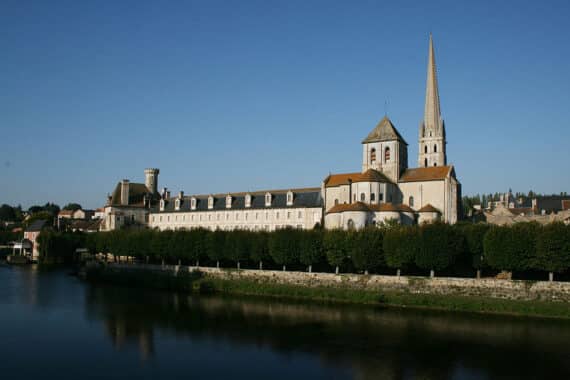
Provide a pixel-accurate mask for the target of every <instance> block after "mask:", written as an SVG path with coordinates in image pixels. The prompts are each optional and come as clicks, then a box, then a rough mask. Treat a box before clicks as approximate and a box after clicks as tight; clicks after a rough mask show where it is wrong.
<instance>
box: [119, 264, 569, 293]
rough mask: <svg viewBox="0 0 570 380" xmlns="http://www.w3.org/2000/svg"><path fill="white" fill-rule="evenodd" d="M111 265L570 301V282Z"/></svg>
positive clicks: (226, 276) (309, 283)
mask: <svg viewBox="0 0 570 380" xmlns="http://www.w3.org/2000/svg"><path fill="white" fill-rule="evenodd" d="M108 265H109V266H110V267H111V268H117V269H128V270H151V271H166V272H171V273H173V274H174V273H177V272H178V273H180V272H191V271H195V270H199V271H200V272H202V273H204V274H205V275H206V276H211V277H215V278H221V279H227V280H234V279H235V280H238V279H240V280H249V281H259V282H267V283H274V284H287V285H299V286H310V287H317V286H327V287H339V288H342V287H349V288H352V289H363V290H377V291H379V292H382V291H400V292H407V293H416V294H437V295H460V296H482V297H491V298H502V299H513V300H548V301H564V302H570V283H568V282H557V281H553V282H547V281H520V280H498V279H469V278H449V277H439V278H438V277H435V278H429V277H406V276H400V277H397V276H380V275H361V274H339V275H336V274H333V273H308V272H292V271H286V272H283V271H271V270H253V269H244V270H236V269H217V268H210V267H189V266H176V265H165V266H160V265H144V264H108Z"/></svg>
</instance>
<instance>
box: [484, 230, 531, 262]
mask: <svg viewBox="0 0 570 380" xmlns="http://www.w3.org/2000/svg"><path fill="white" fill-rule="evenodd" d="M539 228H540V226H539V225H538V224H536V223H517V224H515V225H513V226H511V227H508V226H492V227H490V228H489V231H488V232H487V233H486V234H485V238H484V240H483V247H484V252H485V254H484V256H485V259H486V261H487V263H488V264H489V266H491V267H492V268H494V269H498V270H503V271H509V272H513V271H525V270H529V269H534V268H535V267H536V239H537V235H538V230H539Z"/></svg>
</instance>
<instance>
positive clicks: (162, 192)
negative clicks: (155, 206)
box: [160, 187, 168, 199]
mask: <svg viewBox="0 0 570 380" xmlns="http://www.w3.org/2000/svg"><path fill="white" fill-rule="evenodd" d="M167 190H168V189H167V188H166V187H163V188H162V191H161V193H160V195H161V196H162V199H166V193H167Z"/></svg>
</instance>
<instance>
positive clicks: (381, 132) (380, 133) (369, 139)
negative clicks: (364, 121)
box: [362, 116, 408, 145]
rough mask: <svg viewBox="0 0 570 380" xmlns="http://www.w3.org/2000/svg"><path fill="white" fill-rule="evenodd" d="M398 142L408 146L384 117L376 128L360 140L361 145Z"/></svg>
mask: <svg viewBox="0 0 570 380" xmlns="http://www.w3.org/2000/svg"><path fill="white" fill-rule="evenodd" d="M393 140H399V141H401V142H403V143H404V144H406V145H408V143H407V142H406V140H404V138H403V137H402V135H400V132H398V130H397V129H396V127H395V126H394V124H392V121H391V120H390V119H389V118H388V116H384V117H383V118H382V120H380V122H379V123H378V124H377V125H376V127H375V128H374V129H373V130H372V132H370V133H369V134H368V136H366V138H365V139H364V140H362V143H363V144H368V143H373V142H380V141H393Z"/></svg>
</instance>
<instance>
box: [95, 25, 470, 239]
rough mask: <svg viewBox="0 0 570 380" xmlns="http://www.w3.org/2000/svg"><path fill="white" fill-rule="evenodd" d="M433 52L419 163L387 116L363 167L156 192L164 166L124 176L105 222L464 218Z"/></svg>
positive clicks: (278, 224)
mask: <svg viewBox="0 0 570 380" xmlns="http://www.w3.org/2000/svg"><path fill="white" fill-rule="evenodd" d="M446 144H447V142H446V132H445V123H444V121H443V118H442V116H441V111H440V99H439V89H438V83H437V71H436V65H435V52H434V45H433V40H432V37H431V35H430V40H429V51H428V68H427V82H426V96H425V106H424V117H423V119H422V121H421V123H420V127H419V138H418V148H419V150H418V161H417V162H418V167H417V168H409V167H408V143H407V142H406V140H405V139H404V138H403V137H402V135H401V134H400V133H399V132H398V130H397V129H396V127H395V126H394V124H393V123H392V121H391V120H390V119H389V118H388V117H387V116H385V117H384V118H383V119H382V120H380V122H379V123H378V124H377V125H376V127H375V128H374V129H373V130H372V131H371V132H370V133H369V134H368V135H367V136H366V137H365V138H364V140H363V141H362V166H361V170H360V171H359V172H353V173H340V174H331V175H329V176H327V177H326V178H325V179H324V180H323V181H322V183H321V186H320V187H315V188H304V189H281V190H268V191H255V192H239V193H221V194H206V195H184V193H183V192H180V193H179V194H178V195H176V196H171V195H170V193H169V192H168V191H167V189H164V190H163V191H162V192H160V193H159V192H158V174H159V170H158V169H146V170H145V183H132V182H130V181H128V180H123V181H121V182H119V183H118V184H117V186H116V187H115V189H114V191H113V193H112V194H111V195H110V196H109V198H108V201H107V205H106V206H105V220H104V222H103V224H102V229H104V230H113V229H117V228H121V227H122V226H128V225H133V226H148V227H151V228H158V229H160V230H165V229H181V228H186V229H190V228H198V227H202V228H208V229H212V230H215V229H222V230H232V229H248V230H268V231H272V230H275V229H279V228H285V227H293V228H303V229H310V228H314V227H315V226H318V225H323V224H324V227H325V228H344V229H349V228H361V227H364V226H368V225H379V224H382V223H386V222H388V221H390V222H394V221H395V222H398V223H403V224H414V223H424V222H431V221H434V220H442V221H445V222H448V223H455V222H457V220H458V218H459V212H460V204H461V203H460V202H461V201H460V200H461V184H460V183H459V181H458V180H457V177H456V174H455V169H454V167H453V166H452V165H450V164H449V163H448V162H447V153H446Z"/></svg>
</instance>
